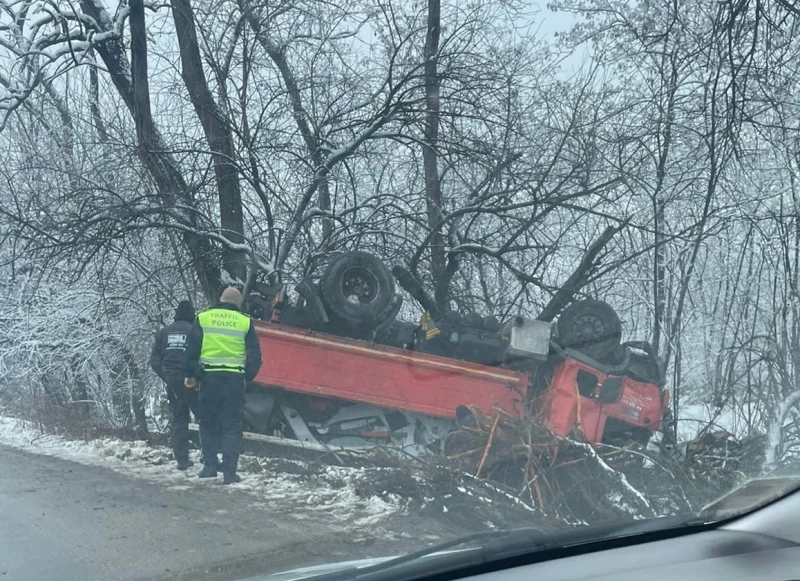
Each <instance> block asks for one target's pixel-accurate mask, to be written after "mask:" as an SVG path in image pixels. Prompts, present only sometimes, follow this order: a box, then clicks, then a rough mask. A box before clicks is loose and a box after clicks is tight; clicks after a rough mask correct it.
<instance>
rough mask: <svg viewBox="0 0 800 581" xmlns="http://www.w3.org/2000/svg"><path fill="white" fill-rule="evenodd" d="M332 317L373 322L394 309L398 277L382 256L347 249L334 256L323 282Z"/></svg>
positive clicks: (362, 323) (364, 323)
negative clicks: (396, 278) (396, 279)
mask: <svg viewBox="0 0 800 581" xmlns="http://www.w3.org/2000/svg"><path fill="white" fill-rule="evenodd" d="M319 288H320V293H321V295H322V300H323V302H324V303H325V306H326V307H327V309H328V311H329V314H330V315H331V317H332V318H335V319H337V320H338V321H339V322H342V323H346V324H348V325H350V326H372V325H376V324H378V323H380V322H381V320H380V319H381V316H382V315H384V316H385V315H386V314H387V313H390V312H391V310H390V308H389V307H390V306H391V305H392V299H393V298H394V278H393V277H392V273H391V271H390V270H389V269H388V268H387V267H386V265H385V264H384V263H383V262H381V260H380V259H378V258H377V257H375V256H373V255H372V254H367V253H366V252H347V253H345V254H342V255H341V256H339V257H337V258H336V259H334V260H333V261H332V262H331V263H330V264H329V265H328V268H327V269H326V270H325V273H324V274H323V275H322V279H321V280H320V283H319Z"/></svg>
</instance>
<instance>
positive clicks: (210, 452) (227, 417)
mask: <svg viewBox="0 0 800 581" xmlns="http://www.w3.org/2000/svg"><path fill="white" fill-rule="evenodd" d="M244 388H245V386H244V375H242V374H239V373H230V372H227V371H214V372H206V373H205V375H204V376H203V381H202V383H201V384H200V389H199V394H198V400H199V401H198V403H199V412H200V446H201V447H202V449H203V462H204V463H205V464H206V465H212V466H213V465H216V461H217V460H216V459H217V454H216V453H217V451H221V452H222V466H221V468H222V472H224V473H226V474H228V473H235V472H236V467H237V466H238V464H239V449H240V447H241V444H242V410H243V408H244Z"/></svg>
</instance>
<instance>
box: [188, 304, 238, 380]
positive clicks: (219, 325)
mask: <svg viewBox="0 0 800 581" xmlns="http://www.w3.org/2000/svg"><path fill="white" fill-rule="evenodd" d="M197 322H198V323H199V324H200V328H201V329H203V346H202V348H201V349H200V363H201V364H202V365H203V369H204V370H206V371H230V372H233V373H244V364H245V359H246V357H245V343H244V338H245V336H246V335H247V331H248V330H249V329H250V317H248V316H247V315H244V314H242V313H240V312H239V311H232V310H230V309H209V310H207V311H203V312H202V313H200V314H199V315H197Z"/></svg>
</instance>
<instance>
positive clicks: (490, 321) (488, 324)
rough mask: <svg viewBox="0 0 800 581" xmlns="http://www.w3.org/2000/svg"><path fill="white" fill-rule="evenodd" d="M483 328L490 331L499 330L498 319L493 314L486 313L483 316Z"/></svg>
mask: <svg viewBox="0 0 800 581" xmlns="http://www.w3.org/2000/svg"><path fill="white" fill-rule="evenodd" d="M483 330H484V331H489V332H491V333H496V332H497V331H499V330H500V321H499V320H498V319H497V317H495V316H494V315H488V316H486V317H484V318H483Z"/></svg>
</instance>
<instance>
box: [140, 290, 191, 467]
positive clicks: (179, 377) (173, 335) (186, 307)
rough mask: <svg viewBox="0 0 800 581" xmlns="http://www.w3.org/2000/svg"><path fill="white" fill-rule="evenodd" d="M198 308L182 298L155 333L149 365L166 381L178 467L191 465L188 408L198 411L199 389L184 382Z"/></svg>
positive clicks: (171, 440)
mask: <svg viewBox="0 0 800 581" xmlns="http://www.w3.org/2000/svg"><path fill="white" fill-rule="evenodd" d="M194 319H195V312H194V306H193V305H192V303H191V301H181V302H180V303H178V308H176V309H175V322H173V323H172V324H171V325H169V326H167V327H164V328H163V329H161V330H160V331H159V332H158V333H157V334H156V340H155V343H154V344H153V351H152V352H151V354H150V367H151V368H152V369H153V371H155V372H156V375H158V376H159V377H160V378H161V379H162V380H163V381H164V383H166V385H167V398H168V399H169V410H170V415H171V416H172V421H171V422H170V427H171V430H170V432H171V433H170V443H171V444H172V451H173V453H174V455H175V461H176V462H177V463H178V470H186V469H187V468H188V467H189V466H191V465H192V462H191V461H190V460H189V410H191V411H192V412H193V413H194V414H195V416H196V415H197V411H196V405H197V392H196V391H195V390H191V389H187V388H186V386H185V385H184V368H185V367H186V347H187V345H188V342H189V333H191V331H192V324H193V323H194Z"/></svg>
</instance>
